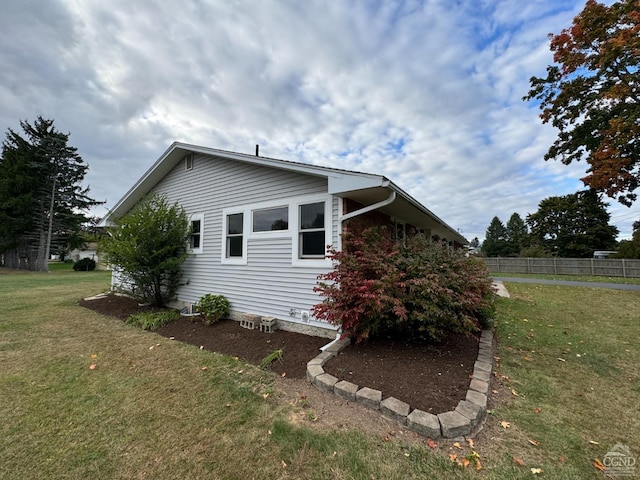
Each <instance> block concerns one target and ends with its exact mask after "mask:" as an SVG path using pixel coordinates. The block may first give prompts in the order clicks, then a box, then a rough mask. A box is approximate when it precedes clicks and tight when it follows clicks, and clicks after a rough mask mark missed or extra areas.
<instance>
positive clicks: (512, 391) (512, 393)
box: [511, 388, 520, 397]
mask: <svg viewBox="0 0 640 480" xmlns="http://www.w3.org/2000/svg"><path fill="white" fill-rule="evenodd" d="M511 395H513V396H514V397H519V396H520V395H519V394H518V392H516V391H515V390H514V389H513V388H512V389H511Z"/></svg>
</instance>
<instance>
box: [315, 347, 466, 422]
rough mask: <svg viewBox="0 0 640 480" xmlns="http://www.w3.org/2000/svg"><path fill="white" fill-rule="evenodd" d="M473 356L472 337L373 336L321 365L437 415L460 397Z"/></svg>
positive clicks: (384, 394) (339, 375)
mask: <svg viewBox="0 0 640 480" xmlns="http://www.w3.org/2000/svg"><path fill="white" fill-rule="evenodd" d="M477 357H478V338H476V337H465V336H463V335H457V336H452V337H450V338H449V339H448V340H447V341H446V342H444V343H442V344H439V345H435V346H434V345H416V344H411V343H403V342H393V341H381V340H373V341H369V342H367V343H366V344H364V345H350V346H348V347H347V348H345V349H344V350H342V351H341V352H340V353H339V354H338V355H337V356H336V357H334V358H332V359H330V360H329V361H328V362H327V363H325V365H324V370H325V372H327V373H330V374H331V375H333V376H334V377H337V378H340V379H343V380H347V381H349V382H352V383H355V384H356V385H359V386H361V387H369V388H374V389H376V390H381V391H382V393H383V397H384V398H386V397H395V398H397V399H398V400H402V401H403V402H406V403H408V404H409V405H410V406H411V407H412V408H419V409H420V410H424V411H425V412H430V413H435V414H437V413H442V412H446V411H449V410H453V409H455V408H456V406H457V405H458V402H459V401H460V400H464V399H465V397H466V395H467V389H468V388H469V382H470V376H471V374H472V372H473V364H474V362H475V361H476V358H477Z"/></svg>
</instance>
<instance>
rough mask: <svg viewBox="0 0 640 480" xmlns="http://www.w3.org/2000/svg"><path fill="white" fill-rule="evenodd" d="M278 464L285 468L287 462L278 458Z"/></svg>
mask: <svg viewBox="0 0 640 480" xmlns="http://www.w3.org/2000/svg"><path fill="white" fill-rule="evenodd" d="M280 466H281V467H282V468H287V464H286V463H285V462H284V460H280Z"/></svg>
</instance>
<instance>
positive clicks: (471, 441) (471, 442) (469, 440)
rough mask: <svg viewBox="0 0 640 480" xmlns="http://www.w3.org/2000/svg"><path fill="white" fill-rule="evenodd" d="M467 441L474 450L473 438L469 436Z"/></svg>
mask: <svg viewBox="0 0 640 480" xmlns="http://www.w3.org/2000/svg"><path fill="white" fill-rule="evenodd" d="M467 443H468V444H469V448H470V449H472V450H473V446H474V443H473V438H467Z"/></svg>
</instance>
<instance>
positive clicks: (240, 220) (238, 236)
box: [225, 213, 245, 258]
mask: <svg viewBox="0 0 640 480" xmlns="http://www.w3.org/2000/svg"><path fill="white" fill-rule="evenodd" d="M226 225H227V233H226V237H227V238H226V242H225V243H226V254H225V255H226V257H227V258H242V257H244V253H245V252H244V213H232V214H230V215H227V219H226Z"/></svg>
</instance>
